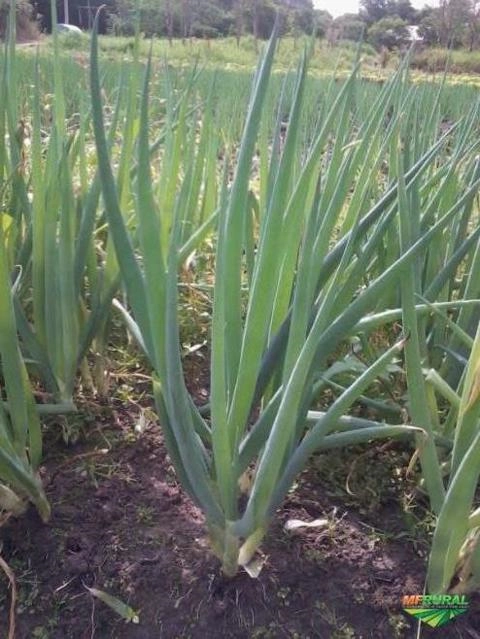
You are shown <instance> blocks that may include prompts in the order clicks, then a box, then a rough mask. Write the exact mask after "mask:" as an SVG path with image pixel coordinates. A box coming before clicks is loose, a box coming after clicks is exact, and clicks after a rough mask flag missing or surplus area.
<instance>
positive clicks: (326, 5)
mask: <svg viewBox="0 0 480 639" xmlns="http://www.w3.org/2000/svg"><path fill="white" fill-rule="evenodd" d="M411 2H412V5H413V6H414V7H415V8H416V9H422V8H423V7H424V6H425V5H429V6H431V7H435V6H438V4H439V0H430V1H428V0H411ZM313 4H314V6H315V8H316V9H325V10H326V11H328V12H329V13H330V14H331V15H332V16H333V17H334V18H335V17H337V16H341V15H343V14H344V13H358V10H359V8H360V2H359V0H313Z"/></svg>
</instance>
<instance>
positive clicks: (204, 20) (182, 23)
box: [0, 0, 480, 51]
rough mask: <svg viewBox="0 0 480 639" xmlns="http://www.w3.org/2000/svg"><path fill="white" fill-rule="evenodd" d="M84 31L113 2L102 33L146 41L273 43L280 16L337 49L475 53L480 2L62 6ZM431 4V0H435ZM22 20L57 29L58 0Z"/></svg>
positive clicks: (0, 7)
mask: <svg viewBox="0 0 480 639" xmlns="http://www.w3.org/2000/svg"><path fill="white" fill-rule="evenodd" d="M66 1H68V8H69V16H68V21H69V22H70V23H72V24H76V25H77V26H79V27H81V28H83V29H89V28H90V27H91V26H92V22H93V17H94V14H95V12H96V10H97V8H98V6H99V5H100V4H106V10H105V12H104V18H103V21H102V30H103V31H108V32H111V33H113V34H116V35H131V34H132V33H133V31H134V28H135V20H136V19H137V18H138V19H139V21H140V25H139V26H140V31H141V32H142V33H143V34H144V35H145V36H146V37H165V38H169V39H173V38H183V39H187V38H208V39H211V38H218V37H225V36H234V37H236V38H237V40H240V38H242V37H243V36H245V35H252V36H253V37H254V38H255V39H256V40H258V39H265V38H268V37H269V35H270V33H271V31H272V28H273V24H274V22H275V19H276V16H278V19H279V22H280V30H281V33H282V35H287V34H289V35H293V36H294V37H296V36H300V35H303V34H306V35H312V34H313V33H314V34H315V35H317V36H318V37H320V38H326V39H327V40H328V41H329V43H330V44H335V43H336V42H338V41H342V40H353V41H358V40H359V39H360V38H362V37H363V38H366V39H367V40H368V41H369V42H371V44H373V45H374V46H375V47H376V48H377V49H384V48H386V49H395V48H400V47H402V46H404V45H406V44H408V42H409V41H411V39H412V29H411V27H412V26H415V27H416V29H415V30H414V34H415V38H416V39H419V40H420V41H421V42H422V43H423V45H425V46H439V47H452V48H460V47H465V48H467V49H468V50H470V51H471V50H473V49H478V48H479V47H480V0H441V2H440V5H439V6H438V7H431V6H425V7H424V8H423V9H421V10H417V9H415V8H414V7H413V6H412V4H411V2H410V0H361V2H360V4H361V6H360V10H359V12H358V13H356V14H351V13H350V14H345V15H343V16H340V17H338V18H336V19H334V18H332V16H331V15H330V14H329V13H328V12H327V11H324V10H321V9H316V8H314V6H313V2H312V0H142V2H141V3H140V10H139V13H137V1H136V0H106V2H104V0H57V2H58V7H57V11H58V17H59V21H61V22H62V21H64V22H65V21H67V19H66V16H65V11H64V8H65V2H66ZM427 2H428V0H427ZM16 6H17V21H19V22H20V24H24V23H26V22H28V21H35V20H36V21H37V22H38V23H39V25H40V27H41V29H42V30H44V31H50V30H51V26H52V24H51V15H50V0H31V1H29V0H17V3H16ZM8 7H9V0H0V35H1V33H2V30H4V28H3V29H2V25H3V27H4V26H5V23H6V16H7V15H8Z"/></svg>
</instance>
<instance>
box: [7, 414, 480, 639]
mask: <svg viewBox="0 0 480 639" xmlns="http://www.w3.org/2000/svg"><path fill="white" fill-rule="evenodd" d="M119 415H120V418H119ZM112 416H113V417H115V416H116V417H117V418H116V419H113V418H112ZM135 422H137V423H138V415H137V418H135V419H134V418H133V412H131V411H130V409H127V408H124V409H123V410H122V406H121V405H120V404H119V405H118V406H117V407H116V409H115V410H114V411H113V412H112V414H111V415H110V416H107V417H104V418H103V420H102V419H101V418H99V419H98V420H97V421H96V423H95V424H93V425H90V427H89V432H88V434H87V436H86V438H83V439H82V443H80V444H77V445H75V446H74V447H73V448H72V446H70V447H68V449H67V448H66V447H65V448H64V450H63V451H62V450H61V447H60V448H59V445H58V442H57V443H56V445H55V448H54V450H55V456H54V457H51V458H50V460H48V459H47V462H46V464H45V468H44V469H43V472H44V476H45V480H46V482H47V485H48V489H47V490H48V495H49V498H50V500H51V504H52V513H53V514H52V518H51V521H50V522H49V523H48V524H46V525H45V524H42V523H41V522H40V521H39V519H38V517H37V515H36V513H35V512H34V510H33V509H32V510H30V511H29V512H28V513H27V515H26V516H24V517H22V518H20V519H18V520H10V521H9V522H8V523H7V524H6V525H5V526H4V527H3V528H2V529H1V530H0V535H1V540H2V543H3V549H2V556H3V557H4V558H5V560H6V561H7V562H8V563H9V565H10V567H11V568H12V569H13V570H14V572H15V575H16V579H17V585H18V590H19V594H18V602H17V633H16V637H17V639H32V638H33V639H63V638H71V639H162V638H165V639H190V638H191V639H205V638H206V637H208V638H209V639H216V638H218V639H220V638H222V639H224V638H229V637H231V638H252V639H261V638H264V639H277V638H283V637H285V638H291V639H294V638H296V639H308V638H311V639H313V638H317V637H318V638H322V639H330V638H332V639H354V638H356V639H361V638H364V639H367V638H385V639H395V638H401V637H414V636H416V626H415V623H414V622H412V621H411V620H410V618H409V617H408V616H407V615H406V614H405V613H403V612H402V609H401V597H402V596H403V595H404V594H417V593H421V592H422V591H423V576H424V570H425V565H424V564H425V559H424V556H419V554H418V552H417V549H416V548H415V547H414V544H413V543H412V539H411V538H409V537H408V536H407V535H405V536H404V537H402V536H400V535H399V534H397V533H398V531H400V530H401V524H400V522H399V518H398V517H397V515H396V514H395V512H394V511H393V510H392V508H391V507H390V506H388V505H387V507H385V505H384V506H383V507H382V508H381V509H378V510H377V515H376V517H377V520H376V521H375V522H374V524H372V515H368V516H367V517H365V516H364V515H363V514H362V513H361V512H359V511H357V512H355V511H354V510H353V508H352V507H351V505H350V503H348V501H345V500H342V498H341V497H340V496H338V497H335V495H334V494H332V491H329V490H325V486H324V485H322V482H321V481H319V479H318V472H317V469H316V467H315V465H313V466H312V468H311V469H310V470H309V471H307V472H306V473H305V475H304V476H302V478H301V480H300V481H299V482H298V484H297V487H296V489H295V490H294V491H293V492H292V493H291V494H290V496H289V498H288V499H287V501H286V503H285V504H284V506H283V507H282V509H281V510H280V511H279V513H278V517H277V518H276V520H275V522H274V524H273V525H272V528H271V530H270V534H269V536H268V539H267V540H266V542H265V545H264V547H263V550H264V553H265V555H266V558H267V559H266V563H265V566H264V568H263V571H262V573H261V574H260V577H259V578H258V579H251V578H250V577H248V576H247V575H246V574H244V573H243V574H239V575H238V576H237V577H236V578H235V579H233V580H226V579H224V578H223V577H222V576H221V574H220V572H219V565H218V562H217V560H216V559H215V558H213V557H212V556H211V555H210V554H209V551H208V545H207V541H206V538H205V529H204V526H203V518H202V515H201V513H200V511H199V510H198V509H197V508H196V507H195V506H194V505H193V504H192V502H191V501H190V499H189V498H188V497H187V496H186V495H185V494H184V493H183V491H182V490H181V488H180V487H179V486H178V484H177V482H176V480H175V474H174V471H173V468H172V467H171V465H170V462H169V458H168V455H167V454H166V451H165V448H164V445H163V442H162V438H161V434H160V431H159V428H158V426H157V425H156V424H153V423H148V419H147V420H144V426H145V428H144V429H143V430H142V432H136V431H135V429H134V423H135ZM104 449H108V452H102V450H104ZM316 463H322V459H320V462H318V460H317V462H316ZM323 463H328V458H325V459H324V460H323ZM291 518H295V519H302V520H307V521H311V520H313V519H316V518H327V519H328V521H329V523H328V525H327V526H324V527H321V528H315V529H303V530H300V531H298V532H296V533H293V532H287V531H286V530H285V529H284V524H285V522H286V521H287V520H288V519H291ZM374 518H375V517H374ZM383 518H384V521H383ZM383 524H385V526H383ZM385 529H388V531H387V532H386V533H384V532H382V531H384V530H385ZM393 529H396V532H395V534H392V530H393ZM422 555H424V553H422ZM84 586H94V587H96V588H99V589H101V590H104V591H107V592H108V593H110V594H112V595H115V596H116V597H119V598H120V599H121V600H122V601H124V602H126V603H128V604H129V605H130V606H131V607H132V608H133V609H134V610H136V611H138V613H139V617H140V623H139V624H138V625H134V624H132V623H126V622H125V621H124V620H123V619H122V618H121V617H120V616H118V615H117V614H116V613H115V612H114V611H113V610H111V609H110V608H109V607H107V606H106V605H105V604H104V603H103V602H101V601H99V600H98V599H94V598H93V597H92V596H91V595H90V594H89V593H88V591H87V590H86V589H85V587H84ZM9 601H10V592H9V589H8V584H7V580H6V579H5V578H4V576H3V574H1V576H0V634H1V636H2V637H3V636H6V632H7V619H8V605H9ZM479 627H480V612H479V606H478V604H473V605H472V607H471V610H470V611H469V613H468V614H466V615H464V617H463V618H459V619H458V620H456V621H455V622H453V623H451V624H450V625H449V626H447V627H444V628H442V629H441V630H437V631H434V630H431V629H429V628H427V627H424V630H423V632H422V637H430V636H432V637H433V636H438V637H442V638H444V637H445V638H449V637H452V638H453V637H465V638H467V639H468V638H469V637H473V638H474V639H475V638H476V637H477V638H478V637H479V636H480V635H479V634H478V632H477V631H475V630H474V628H479Z"/></svg>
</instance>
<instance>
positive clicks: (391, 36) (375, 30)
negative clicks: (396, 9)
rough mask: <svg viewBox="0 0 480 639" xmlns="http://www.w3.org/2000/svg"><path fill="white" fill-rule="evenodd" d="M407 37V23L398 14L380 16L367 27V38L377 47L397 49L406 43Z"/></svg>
mask: <svg viewBox="0 0 480 639" xmlns="http://www.w3.org/2000/svg"><path fill="white" fill-rule="evenodd" d="M408 39H409V34H408V29H407V23H406V22H405V21H404V20H402V19H401V18H399V17H398V16H387V17H386V18H382V19H381V20H379V21H378V22H375V23H374V24H372V25H371V26H370V27H369V29H368V40H369V41H370V42H371V43H372V44H373V46H374V47H376V48H377V49H381V48H382V47H386V48H387V49H389V50H392V49H398V48H400V47H402V46H404V45H406V44H407V42H408Z"/></svg>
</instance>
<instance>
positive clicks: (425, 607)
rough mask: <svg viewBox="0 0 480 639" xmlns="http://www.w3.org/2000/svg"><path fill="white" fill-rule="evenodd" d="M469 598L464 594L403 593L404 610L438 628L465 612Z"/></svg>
mask: <svg viewBox="0 0 480 639" xmlns="http://www.w3.org/2000/svg"><path fill="white" fill-rule="evenodd" d="M469 604H470V600H469V598H468V597H467V596H466V595H405V596H404V597H403V599H402V607H403V609H404V610H405V612H408V614H409V615H412V616H413V617H415V618H416V619H419V620H420V621H423V623H426V624H428V625H429V626H432V628H440V627H441V626H444V625H445V624H447V623H449V622H450V621H452V620H453V619H455V618H456V617H458V616H459V615H463V613H464V612H467V610H468V606H469Z"/></svg>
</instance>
